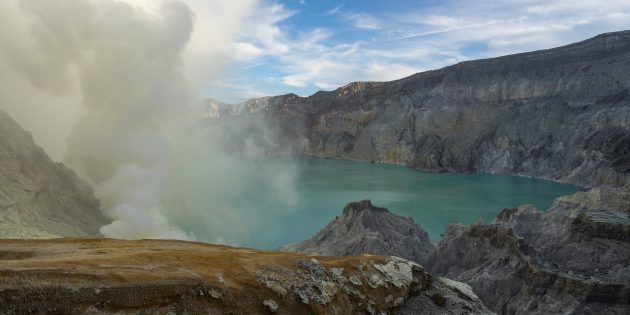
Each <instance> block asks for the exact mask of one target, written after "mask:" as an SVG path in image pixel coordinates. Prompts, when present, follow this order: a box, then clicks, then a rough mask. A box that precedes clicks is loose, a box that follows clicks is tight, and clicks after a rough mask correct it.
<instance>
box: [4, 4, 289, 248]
mask: <svg viewBox="0 0 630 315" xmlns="http://www.w3.org/2000/svg"><path fill="white" fill-rule="evenodd" d="M0 18H2V19H3V21H5V22H3V23H4V24H5V26H4V27H3V28H2V29H1V30H0V57H1V58H2V60H3V61H2V62H0V79H2V83H3V84H2V86H3V87H0V89H1V92H2V94H3V96H0V102H1V103H0V106H2V107H3V108H5V109H6V110H7V111H9V112H10V113H11V114H12V115H14V116H15V117H16V119H18V121H20V122H23V121H24V122H27V123H26V125H27V128H28V126H35V129H37V127H40V128H42V129H44V131H41V130H34V131H35V132H36V133H39V134H42V135H44V136H42V137H41V139H42V143H43V145H44V146H45V147H46V149H47V150H49V151H52V152H64V153H63V154H64V155H63V160H64V162H66V163H68V164H69V165H71V166H72V167H73V168H74V169H75V170H77V171H78V172H79V174H80V175H82V176H83V177H85V178H87V179H88V180H90V181H91V182H92V183H93V184H94V186H95V193H96V195H97V197H98V198H99V199H100V200H101V203H102V208H103V209H104V211H105V212H106V213H107V214H108V215H109V216H110V217H111V218H112V220H113V221H112V223H111V224H109V225H106V226H104V227H102V228H101V232H102V233H103V234H104V235H105V236H109V237H121V238H177V239H195V238H198V239H201V240H204V241H212V242H216V241H226V242H229V243H239V242H240V241H241V240H243V239H245V238H246V237H247V231H248V230H250V227H251V226H252V225H255V224H256V220H255V218H256V216H259V215H260V214H259V213H254V212H252V211H254V210H252V209H253V207H251V205H247V203H246V202H245V203H244V202H242V201H243V200H244V199H246V198H247V196H245V195H244V194H246V193H247V191H248V189H249V188H248V187H250V186H251V185H252V184H251V183H255V182H260V181H264V182H265V183H266V184H265V185H263V186H262V187H258V189H261V190H263V191H264V193H265V194H266V195H267V196H268V198H272V199H276V200H284V201H286V202H295V200H296V199H295V198H296V192H295V190H294V189H293V188H292V187H293V179H294V176H295V175H294V174H295V169H294V168H293V167H290V166H289V167H287V166H283V167H276V168H273V167H271V168H260V167H258V164H257V163H258V161H259V160H260V159H261V158H264V157H263V156H262V153H261V150H259V149H258V148H256V146H255V145H250V146H248V147H247V148H246V149H245V150H232V149H231V148H230V146H231V139H230V138H229V137H228V136H227V134H228V133H226V132H225V131H224V130H222V129H221V127H219V126H217V125H214V126H209V125H208V124H207V123H205V122H204V121H203V120H202V119H201V115H200V114H199V113H197V109H196V106H195V104H197V99H196V97H197V96H196V95H195V93H194V89H193V88H191V86H195V85H194V84H190V82H189V79H190V78H189V76H188V75H187V73H189V72H187V71H186V68H185V66H186V60H184V56H185V54H186V48H187V45H188V44H189V40H190V38H191V34H192V32H193V28H194V25H195V16H194V14H193V13H192V12H191V10H190V9H189V7H188V6H187V5H185V4H183V3H180V2H174V1H165V2H164V3H162V4H161V6H159V8H157V9H156V10H154V11H151V12H150V11H146V10H143V9H140V8H138V7H135V6H132V5H130V4H128V3H125V2H119V1H86V0H63V1H60V0H37V1H34V0H33V1H31V0H24V1H3V2H2V4H0ZM217 62H218V63H220V62H222V61H221V60H217ZM214 67H215V66H214V65H208V68H212V69H215V68H214ZM206 75H207V73H206ZM5 83H6V84H5ZM231 128H234V126H231ZM47 134H50V135H49V136H46V135H47ZM229 134H233V133H229ZM270 135H271V136H270V137H271V138H273V136H272V135H273V133H272V132H271V131H270ZM250 188H251V187H250ZM260 211H263V210H262V209H261V210H260Z"/></svg>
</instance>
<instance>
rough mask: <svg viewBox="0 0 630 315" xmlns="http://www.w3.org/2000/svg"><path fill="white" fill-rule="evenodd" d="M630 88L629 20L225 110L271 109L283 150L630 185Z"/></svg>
mask: <svg viewBox="0 0 630 315" xmlns="http://www.w3.org/2000/svg"><path fill="white" fill-rule="evenodd" d="M629 88H630V31H623V32H616V33H608V34H603V35H599V36H597V37H594V38H592V39H589V40H586V41H583V42H580V43H576V44H572V45H568V46H564V47H559V48H555V49H549V50H541V51H535V52H530V53H524V54H517V55H511V56H505V57H500V58H492V59H484V60H477V61H469V62H462V63H459V64H456V65H453V66H450V67H446V68H443V69H440V70H435V71H427V72H423V73H419V74H415V75H412V76H410V77H407V78H404V79H400V80H397V81H391V82H356V83H351V84H349V85H347V86H344V87H341V88H338V89H336V90H334V91H331V92H318V93H315V94H314V95H312V96H309V97H299V96H297V95H294V94H288V95H282V96H275V97H266V98H261V99H255V100H251V101H248V102H246V103H244V104H242V105H241V106H240V107H238V108H237V109H231V110H230V112H225V113H224V114H225V115H223V116H221V117H226V116H230V115H243V114H245V113H246V114H247V115H250V114H252V113H254V114H256V113H257V114H259V115H264V116H265V117H267V119H268V121H270V122H271V124H272V125H274V126H278V127H279V128H281V130H282V132H281V134H282V135H284V136H285V139H284V140H283V143H286V146H285V147H281V148H278V147H274V148H273V151H280V152H288V151H294V152H298V153H302V154H307V155H315V156H323V157H332V158H341V159H350V160H359V161H367V162H379V163H380V162H382V163H395V164H406V165H409V166H411V167H413V168H415V169H418V170H422V171H426V172H444V171H449V172H490V173H499V174H522V175H528V176H535V177H540V178H549V179H553V180H559V181H563V182H568V183H573V184H577V185H580V186H585V187H594V186H597V185H600V184H610V185H623V184H624V183H626V182H628V178H629V177H630V93H629V92H628V89H629ZM222 119H223V118H222ZM228 121H229V120H228Z"/></svg>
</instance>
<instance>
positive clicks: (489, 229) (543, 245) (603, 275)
mask: <svg viewBox="0 0 630 315" xmlns="http://www.w3.org/2000/svg"><path fill="white" fill-rule="evenodd" d="M629 262H630V187H625V188H605V187H603V188H598V189H593V190H590V191H587V192H578V193H576V194H574V195H571V196H566V197H561V198H558V199H557V200H556V201H555V202H554V205H553V206H552V207H551V208H550V209H549V211H548V212H547V213H542V212H540V211H538V210H537V209H535V208H533V207H531V206H522V207H518V208H512V209H505V210H503V211H502V212H501V213H500V214H499V215H498V216H497V218H496V220H495V221H494V222H493V223H492V224H483V223H480V224H475V225H471V226H464V225H460V224H454V225H450V226H449V227H448V228H447V230H446V232H445V233H444V239H443V240H442V241H441V242H440V243H439V244H438V246H437V249H436V252H435V255H434V256H433V257H432V258H431V260H430V261H429V263H428V265H427V268H428V270H430V271H431V272H433V273H435V274H438V275H443V276H446V277H449V278H452V279H455V280H458V281H462V282H465V283H467V284H470V285H471V287H472V288H473V289H474V290H475V292H476V293H477V294H478V295H479V296H480V298H481V299H482V301H484V303H485V304H486V305H488V307H489V308H491V309H493V310H495V311H497V312H498V313H501V314H524V313H527V314H560V313H562V314H628V313H630V263H629Z"/></svg>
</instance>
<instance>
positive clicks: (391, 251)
mask: <svg viewBox="0 0 630 315" xmlns="http://www.w3.org/2000/svg"><path fill="white" fill-rule="evenodd" d="M280 250H284V251H290V252H301V253H318V254H321V255H326V256H345V255H355V254H357V253H370V254H374V255H394V256H398V257H402V258H406V259H409V260H413V261H416V262H419V263H421V264H424V262H425V259H426V258H428V257H429V256H430V255H431V254H432V253H433V251H434V250H435V248H434V245H433V244H432V243H431V241H430V240H429V235H428V234H427V232H426V231H424V230H423V229H422V228H421V227H420V226H418V225H417V224H415V223H414V222H413V219H412V218H405V217H401V216H398V215H395V214H393V213H391V212H389V211H388V210H387V209H385V208H379V207H374V206H373V205H372V203H371V202H370V201H369V200H363V201H359V202H351V203H348V204H347V205H346V206H345V207H344V209H343V211H342V214H341V216H338V217H337V218H335V219H334V220H333V221H331V222H330V223H329V224H328V225H327V226H326V227H324V228H323V229H322V230H321V231H319V232H318V233H317V234H316V235H315V236H313V237H312V238H311V239H309V240H305V241H303V242H299V243H296V244H290V245H286V246H284V247H282V248H281V249H280Z"/></svg>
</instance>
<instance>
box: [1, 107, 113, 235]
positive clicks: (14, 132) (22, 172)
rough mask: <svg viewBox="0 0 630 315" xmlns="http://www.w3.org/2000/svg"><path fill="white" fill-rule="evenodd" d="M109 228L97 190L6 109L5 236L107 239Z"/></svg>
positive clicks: (3, 144)
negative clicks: (51, 154) (104, 233)
mask: <svg viewBox="0 0 630 315" xmlns="http://www.w3.org/2000/svg"><path fill="white" fill-rule="evenodd" d="M107 223H109V220H108V219H107V218H106V217H105V216H104V215H103V214H102V212H101V211H100V208H99V202H98V200H97V199H96V198H94V194H93V190H92V188H91V186H90V185H89V184H88V183H86V182H85V181H83V180H82V179H81V178H79V176H77V174H76V173H75V172H74V171H73V170H71V169H70V168H68V167H66V166H65V165H63V164H62V163H56V162H53V161H52V160H51V159H50V158H49V157H48V156H47V155H46V153H45V152H44V150H43V149H42V148H40V147H39V146H37V145H36V144H35V143H34V142H33V137H32V136H31V134H30V133H28V132H26V131H24V130H23V129H22V128H21V127H20V126H19V125H18V124H17V123H16V122H15V121H14V120H13V119H11V117H9V115H8V114H7V113H5V112H4V111H1V110H0V237H2V238H49V237H60V236H65V237H70V236H74V237H78V236H84V237H85V236H92V237H93V236H101V233H100V232H99V228H100V227H101V226H103V225H105V224H107Z"/></svg>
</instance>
